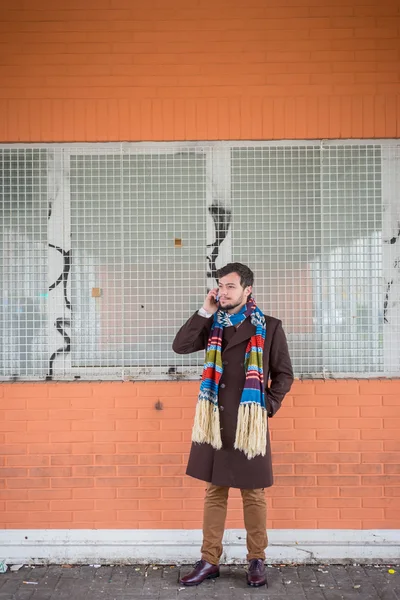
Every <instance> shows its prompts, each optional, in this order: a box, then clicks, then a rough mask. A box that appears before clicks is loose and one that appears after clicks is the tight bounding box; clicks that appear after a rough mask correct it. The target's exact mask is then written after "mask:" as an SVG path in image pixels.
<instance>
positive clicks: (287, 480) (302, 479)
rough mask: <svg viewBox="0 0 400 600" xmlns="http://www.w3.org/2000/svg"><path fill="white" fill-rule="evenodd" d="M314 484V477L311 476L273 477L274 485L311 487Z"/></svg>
mask: <svg viewBox="0 0 400 600" xmlns="http://www.w3.org/2000/svg"><path fill="white" fill-rule="evenodd" d="M315 483H316V481H315V477H313V476H311V475H309V476H306V475H293V476H286V475H279V476H277V477H275V484H276V485H283V486H292V485H293V486H300V485H304V486H313V485H315Z"/></svg>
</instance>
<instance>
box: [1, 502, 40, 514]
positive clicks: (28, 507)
mask: <svg viewBox="0 0 400 600" xmlns="http://www.w3.org/2000/svg"><path fill="white" fill-rule="evenodd" d="M6 507H7V512H17V511H23V512H30V511H36V510H39V511H42V510H43V511H44V510H49V507H50V502H48V501H47V502H46V501H44V500H42V501H40V500H27V501H25V502H21V501H20V502H18V501H16V502H13V501H12V500H10V501H8V502H7V503H6Z"/></svg>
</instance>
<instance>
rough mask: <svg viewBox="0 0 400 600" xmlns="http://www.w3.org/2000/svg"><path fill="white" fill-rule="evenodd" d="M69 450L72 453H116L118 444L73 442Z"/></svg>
mask: <svg viewBox="0 0 400 600" xmlns="http://www.w3.org/2000/svg"><path fill="white" fill-rule="evenodd" d="M69 447H70V450H69V452H68V454H69V453H72V454H75V455H76V454H87V455H90V454H115V449H116V446H115V444H113V443H97V442H96V443H93V442H89V443H80V442H77V443H72V444H70V446H69Z"/></svg>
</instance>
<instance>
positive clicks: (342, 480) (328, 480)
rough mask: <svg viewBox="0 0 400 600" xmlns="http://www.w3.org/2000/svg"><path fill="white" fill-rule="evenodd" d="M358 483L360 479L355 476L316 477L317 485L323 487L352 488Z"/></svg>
mask: <svg viewBox="0 0 400 600" xmlns="http://www.w3.org/2000/svg"><path fill="white" fill-rule="evenodd" d="M359 482H360V478H359V477H358V476H356V475H331V476H328V475H327V476H325V475H318V476H317V485H323V486H330V485H335V486H338V487H339V486H346V485H349V486H353V485H357V484H358V483H359Z"/></svg>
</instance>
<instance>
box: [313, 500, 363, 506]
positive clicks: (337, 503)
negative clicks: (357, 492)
mask: <svg viewBox="0 0 400 600" xmlns="http://www.w3.org/2000/svg"><path fill="white" fill-rule="evenodd" d="M361 502H362V500H361V498H318V499H317V505H318V507H320V508H357V507H360V506H361Z"/></svg>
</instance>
